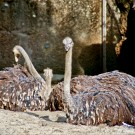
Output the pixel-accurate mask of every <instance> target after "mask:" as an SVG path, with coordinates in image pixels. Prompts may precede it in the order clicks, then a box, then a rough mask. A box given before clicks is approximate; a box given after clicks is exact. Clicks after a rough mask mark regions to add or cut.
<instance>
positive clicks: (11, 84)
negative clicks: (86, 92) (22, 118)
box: [0, 46, 52, 111]
mask: <svg viewBox="0 0 135 135" xmlns="http://www.w3.org/2000/svg"><path fill="white" fill-rule="evenodd" d="M13 52H14V54H15V60H16V61H18V57H19V55H23V57H24V59H25V62H26V67H27V68H26V67H23V66H21V65H15V66H14V67H9V68H5V69H4V70H3V71H0V108H3V109H8V110H14V111H24V110H26V109H29V110H44V109H45V107H46V105H45V104H46V100H47V99H48V98H47V96H48V94H50V91H49V90H48V86H47V84H46V82H45V81H44V79H43V78H42V77H41V76H40V75H39V74H38V73H37V71H36V70H35V68H34V66H33V65H32V62H31V61H30V59H29V57H28V55H27V53H26V52H25V51H24V49H23V48H22V47H21V46H15V47H14V49H13ZM44 72H45V73H44V74H45V75H46V76H47V75H48V74H50V72H51V73H52V70H50V69H46V70H45V71H44ZM51 78H52V76H51ZM47 90H48V91H47Z"/></svg>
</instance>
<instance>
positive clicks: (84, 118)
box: [49, 37, 135, 126]
mask: <svg viewBox="0 0 135 135" xmlns="http://www.w3.org/2000/svg"><path fill="white" fill-rule="evenodd" d="M63 43H64V44H65V50H66V58H65V75H64V82H60V83H59V84H57V85H56V86H54V87H53V91H52V93H51V95H50V98H49V107H50V109H53V110H64V111H65V112H66V115H67V122H69V123H72V124H82V125H98V124H102V123H106V124H107V125H109V126H113V125H121V124H123V122H124V123H129V124H132V125H135V118H134V114H135V94H134V93H135V78H134V77H132V76H130V75H128V74H125V73H121V72H119V71H112V72H107V73H103V74H99V75H97V76H86V75H84V76H79V77H75V78H72V79H71V69H72V47H73V41H72V39H71V38H69V37H67V38H65V39H64V40H63Z"/></svg>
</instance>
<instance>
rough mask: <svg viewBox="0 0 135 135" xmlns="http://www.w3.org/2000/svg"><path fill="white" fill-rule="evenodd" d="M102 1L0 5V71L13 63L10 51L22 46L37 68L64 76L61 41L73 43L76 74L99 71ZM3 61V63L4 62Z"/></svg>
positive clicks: (49, 0)
mask: <svg viewBox="0 0 135 135" xmlns="http://www.w3.org/2000/svg"><path fill="white" fill-rule="evenodd" d="M101 2H102V1H100V2H99V0H94V1H93V0H83V1H82V0H74V1H73V0H55V1H54V0H38V1H37V0H36V1H35V0H31V1H29V0H23V1H22V0H18V1H15V0H10V1H7V2H6V4H8V6H6V7H5V6H4V3H5V2H0V7H1V9H0V16H1V19H0V30H1V31H0V43H1V48H0V54H1V55H0V62H1V65H0V68H1V69H2V68H3V67H5V66H12V64H13V63H14V60H13V57H12V53H11V52H10V50H12V48H13V47H14V45H16V44H19V45H21V46H23V47H24V49H25V50H26V51H27V52H28V54H29V56H30V58H31V59H32V62H33V64H34V66H35V68H36V69H37V70H38V71H39V72H42V71H43V68H46V67H50V68H52V69H53V71H54V74H63V73H64V51H63V47H62V45H61V44H62V40H63V38H64V37H67V36H69V37H71V38H72V39H73V41H74V50H73V63H74V64H73V74H84V73H86V74H95V73H99V72H100V68H99V67H100V65H101V63H100V62H101V60H100V55H101V54H100V46H99V45H100V44H101V19H102V17H101V4H102V3H101ZM3 59H4V61H3Z"/></svg>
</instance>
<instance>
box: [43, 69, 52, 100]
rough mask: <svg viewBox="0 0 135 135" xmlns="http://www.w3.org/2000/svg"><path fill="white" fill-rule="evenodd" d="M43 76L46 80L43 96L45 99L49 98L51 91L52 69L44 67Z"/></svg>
mask: <svg viewBox="0 0 135 135" xmlns="http://www.w3.org/2000/svg"><path fill="white" fill-rule="evenodd" d="M44 77H45V81H46V87H47V88H46V89H47V90H46V91H45V98H46V100H48V99H49V96H50V93H51V92H52V86H51V83H52V77H53V73H52V69H49V68H47V69H44Z"/></svg>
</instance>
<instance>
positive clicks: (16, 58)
mask: <svg viewBox="0 0 135 135" xmlns="http://www.w3.org/2000/svg"><path fill="white" fill-rule="evenodd" d="M13 53H14V56H15V62H18V61H19V58H20V56H21V53H20V52H19V51H18V49H16V48H15V47H14V48H13Z"/></svg>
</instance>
